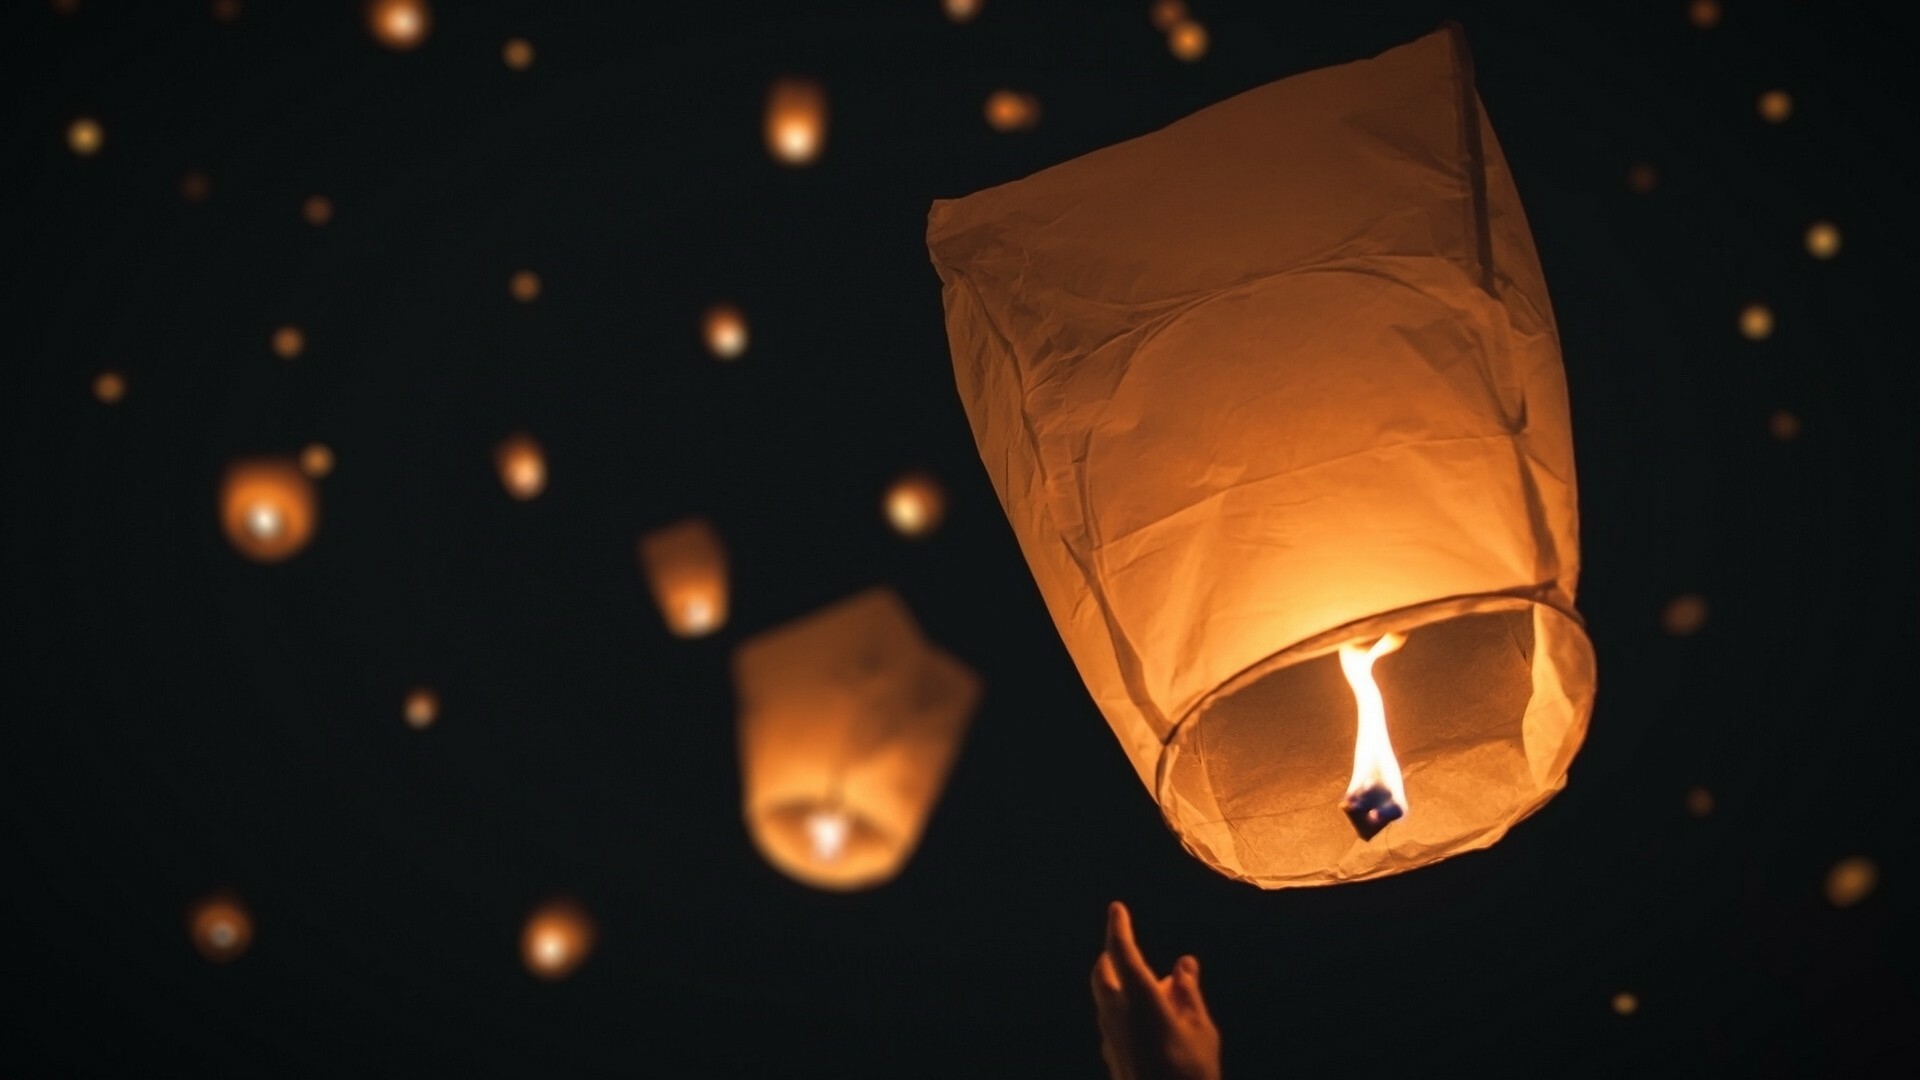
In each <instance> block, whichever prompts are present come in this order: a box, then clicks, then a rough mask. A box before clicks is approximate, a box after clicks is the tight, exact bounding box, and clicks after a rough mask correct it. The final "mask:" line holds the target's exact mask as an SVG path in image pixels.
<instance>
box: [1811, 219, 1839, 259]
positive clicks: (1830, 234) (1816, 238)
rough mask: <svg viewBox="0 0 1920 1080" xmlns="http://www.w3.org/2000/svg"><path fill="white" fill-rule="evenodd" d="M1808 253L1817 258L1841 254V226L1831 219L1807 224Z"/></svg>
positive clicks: (1829, 257) (1827, 257)
mask: <svg viewBox="0 0 1920 1080" xmlns="http://www.w3.org/2000/svg"><path fill="white" fill-rule="evenodd" d="M1807 254H1809V255H1811V256H1813V257H1814V258H1816V259H1831V258H1833V257H1834V256H1835V255H1838V254H1840V227H1839V226H1837V225H1835V224H1834V223H1833V222H1831V221H1816V222H1814V223H1813V224H1811V225H1809V226H1807Z"/></svg>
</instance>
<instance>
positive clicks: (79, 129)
mask: <svg viewBox="0 0 1920 1080" xmlns="http://www.w3.org/2000/svg"><path fill="white" fill-rule="evenodd" d="M106 141H107V133H106V131H105V130H104V129H102V128H101V127H100V121H98V120H95V119H94V118H93V117H91V116H82V117H80V118H78V119H76V120H74V121H73V123H71V124H68V125H67V149H69V150H72V151H73V152H74V153H76V154H78V155H80V156H81V157H92V156H93V155H95V154H97V153H99V152H100V147H101V145H102V144H104V143H105V142H106Z"/></svg>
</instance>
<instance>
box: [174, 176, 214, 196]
mask: <svg viewBox="0 0 1920 1080" xmlns="http://www.w3.org/2000/svg"><path fill="white" fill-rule="evenodd" d="M211 194H213V181H212V180H210V179H208V177H207V174H206V173H204V172H201V171H200V170H199V169H189V170H187V172H186V173H185V174H184V175H182V176H181V177H180V197H181V198H183V199H185V200H187V201H188V202H190V203H203V202H206V201H207V196H209V195H211Z"/></svg>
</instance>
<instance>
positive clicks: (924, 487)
mask: <svg viewBox="0 0 1920 1080" xmlns="http://www.w3.org/2000/svg"><path fill="white" fill-rule="evenodd" d="M946 512H947V495H946V492H945V491H944V490H942V489H941V487H940V483H939V481H937V480H935V479H934V478H933V477H931V476H928V475H927V474H926V473H909V474H907V475H906V476H903V477H901V478H900V479H898V480H895V481H894V482H893V485H892V486H891V487H889V488H887V497H886V514H887V522H888V524H890V525H892V526H893V528H894V531H895V532H898V533H899V534H900V535H902V536H926V535H928V534H929V533H931V532H933V531H934V530H935V529H937V528H939V527H940V522H941V520H942V519H944V518H945V517H946Z"/></svg>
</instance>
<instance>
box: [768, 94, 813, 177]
mask: <svg viewBox="0 0 1920 1080" xmlns="http://www.w3.org/2000/svg"><path fill="white" fill-rule="evenodd" d="M826 140H827V92H826V91H825V90H823V89H822V88H821V86H820V84H819V83H817V82H814V81H813V80H811V79H778V80H776V81H775V82H774V84H773V86H772V87H771V88H770V89H768V91H767V153H769V154H772V155H773V159H774V160H775V161H778V162H781V163H782V164H785V165H806V164H808V163H810V162H812V161H813V159H815V158H817V157H819V156H820V149H821V147H822V145H823V144H824V143H825V142H826Z"/></svg>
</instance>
